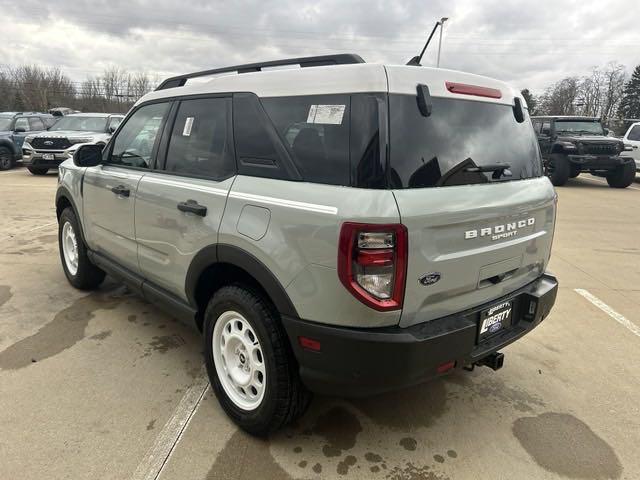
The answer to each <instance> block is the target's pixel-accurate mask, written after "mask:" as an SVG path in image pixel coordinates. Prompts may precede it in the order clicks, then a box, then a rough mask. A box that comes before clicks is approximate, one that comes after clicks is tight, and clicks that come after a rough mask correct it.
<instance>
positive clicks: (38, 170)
mask: <svg viewBox="0 0 640 480" xmlns="http://www.w3.org/2000/svg"><path fill="white" fill-rule="evenodd" d="M27 170H29V171H30V172H31V173H32V174H33V175H46V174H47V172H48V171H49V169H48V168H45V167H27Z"/></svg>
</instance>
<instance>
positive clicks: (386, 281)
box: [338, 222, 408, 311]
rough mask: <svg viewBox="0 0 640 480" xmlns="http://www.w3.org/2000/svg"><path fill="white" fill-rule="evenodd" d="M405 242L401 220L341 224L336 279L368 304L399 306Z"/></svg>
mask: <svg viewBox="0 0 640 480" xmlns="http://www.w3.org/2000/svg"><path fill="white" fill-rule="evenodd" d="M407 242H408V239H407V229H406V227H405V226H404V225H401V224H391V225H379V224H366V223H354V222H346V223H344V224H342V229H341V230H340V242H339V251H338V276H339V277H340V281H341V282H342V284H343V285H344V286H345V287H346V288H347V290H349V292H351V294H352V295H353V296H354V297H356V298H357V299H358V300H360V301H361V302H362V303H364V304H365V305H367V306H369V307H371V308H374V309H376V310H380V311H388V310H398V309H400V308H402V300H403V298H404V287H405V278H406V274H407Z"/></svg>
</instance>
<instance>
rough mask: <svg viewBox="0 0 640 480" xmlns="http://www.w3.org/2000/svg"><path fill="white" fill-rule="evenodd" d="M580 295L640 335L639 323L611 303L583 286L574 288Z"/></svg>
mask: <svg viewBox="0 0 640 480" xmlns="http://www.w3.org/2000/svg"><path fill="white" fill-rule="evenodd" d="M574 291H575V292H576V293H577V294H578V295H582V296H583V297H584V298H586V299H587V300H589V301H590V302H591V303H593V304H594V305H595V306H596V307H598V308H599V309H600V310H602V311H603V312H604V313H606V314H607V315H609V316H610V317H611V318H613V319H614V320H615V321H616V322H618V323H619V324H620V325H622V326H623V327H625V328H626V329H627V330H629V331H630V332H631V333H633V334H634V335H636V336H638V337H640V327H638V325H636V324H635V323H633V322H632V321H631V320H629V319H628V318H627V317H625V316H624V315H622V314H621V313H618V312H616V311H615V310H614V309H613V308H611V307H610V306H609V305H607V304H606V303H604V302H603V301H602V300H600V299H599V298H598V297H596V296H594V295H592V294H591V293H589V292H588V291H587V290H584V289H583V288H576V289H575V290H574Z"/></svg>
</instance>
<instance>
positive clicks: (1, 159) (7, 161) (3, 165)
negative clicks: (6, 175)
mask: <svg viewBox="0 0 640 480" xmlns="http://www.w3.org/2000/svg"><path fill="white" fill-rule="evenodd" d="M13 166H14V165H13V154H12V153H11V150H9V149H8V148H7V147H0V170H10V169H11V168H13Z"/></svg>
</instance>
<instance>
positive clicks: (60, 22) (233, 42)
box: [0, 0, 640, 91]
mask: <svg viewBox="0 0 640 480" xmlns="http://www.w3.org/2000/svg"><path fill="white" fill-rule="evenodd" d="M637 1H638V0H607V1H603V0H581V1H567V0H536V1H533V0H529V1H509V0H422V1H395V2H393V1H389V2H382V1H366V0H364V1H348V0H342V1H338V0H330V1H322V2H321V1H307V0H286V1H278V2H276V1H246V2H240V1H237V2H234V1H224V2H219V1H213V0H208V1H201V0H190V1H184V0H182V1H178V0H151V1H147V0H126V1H121V0H103V1H100V2H91V1H86V0H85V1H82V0H46V1H45V0H19V1H12V0H11V1H10V0H0V7H1V9H0V11H1V12H2V17H1V18H2V41H1V42H0V63H2V64H10V65H21V64H27V63H28V64H39V65H46V66H59V67H60V68H61V69H62V70H63V71H64V72H66V73H67V74H68V75H69V76H71V77H72V79H73V80H76V81H79V80H82V79H84V78H85V77H86V76H87V75H92V74H93V75H95V74H98V73H100V72H101V71H102V70H103V69H104V68H105V67H108V66H113V65H115V66H119V67H122V68H124V69H127V70H130V71H145V72H149V73H152V74H156V73H157V74H158V76H159V77H160V78H162V77H165V76H168V75H173V74H178V73H185V72H188V71H194V70H201V69H206V68H213V67H217V66H224V65H230V64H237V63H247V62H254V61H260V60H273V59H278V58H282V57H287V56H301V55H316V54H326V53H335V52H353V53H358V54H360V55H361V56H362V57H363V58H364V59H365V60H367V61H369V62H388V63H406V61H407V60H408V59H409V58H411V57H412V56H414V55H416V54H417V53H418V52H419V50H420V48H421V47H422V45H423V43H424V41H425V40H426V36H427V34H428V33H429V31H430V30H431V28H432V26H433V23H434V21H435V20H436V19H438V18H440V17H442V16H447V17H450V20H449V22H447V24H446V27H445V30H444V41H443V53H442V60H441V66H443V67H445V68H452V69H457V70H464V71H468V72H473V73H477V74H481V75H488V76H492V77H496V78H499V79H502V80H506V81H509V82H511V83H513V84H514V85H515V86H517V87H518V88H530V89H532V90H534V91H540V90H542V89H544V87H546V86H547V85H548V84H549V83H552V82H554V81H556V80H558V79H560V78H562V77H564V76H569V75H584V74H587V73H588V72H589V71H590V70H591V68H592V67H593V66H596V65H604V64H606V63H607V62H610V61H616V62H619V63H622V64H624V65H626V66H627V70H628V71H630V70H632V69H633V68H634V67H635V66H636V65H638V64H640V20H639V19H638V10H639V8H640V7H639V6H638V3H637ZM436 50H437V36H436V37H435V38H434V41H433V42H432V44H431V45H430V47H429V50H428V51H427V55H426V56H425V59H424V61H423V65H433V64H434V63H435V53H436Z"/></svg>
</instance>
